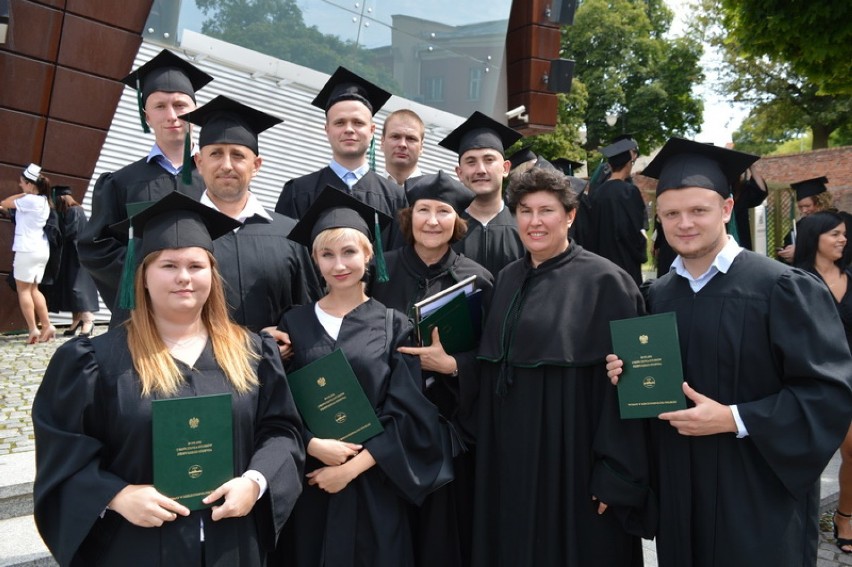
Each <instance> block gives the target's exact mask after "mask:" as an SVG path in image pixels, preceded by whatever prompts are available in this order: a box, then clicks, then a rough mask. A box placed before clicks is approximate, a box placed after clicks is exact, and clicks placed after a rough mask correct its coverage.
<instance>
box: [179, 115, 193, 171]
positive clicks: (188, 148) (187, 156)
mask: <svg viewBox="0 0 852 567" xmlns="http://www.w3.org/2000/svg"><path fill="white" fill-rule="evenodd" d="M180 180H181V181H183V184H184V185H192V131H191V130H190V129H189V125H187V128H186V138H184V140H183V165H182V166H181V170H180Z"/></svg>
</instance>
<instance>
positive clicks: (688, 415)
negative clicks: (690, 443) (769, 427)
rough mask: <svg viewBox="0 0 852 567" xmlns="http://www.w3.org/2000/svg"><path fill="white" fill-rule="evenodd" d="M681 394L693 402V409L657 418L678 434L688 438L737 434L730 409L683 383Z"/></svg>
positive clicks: (669, 413) (661, 415) (673, 412)
mask: <svg viewBox="0 0 852 567" xmlns="http://www.w3.org/2000/svg"><path fill="white" fill-rule="evenodd" d="M683 393H684V394H685V395H686V397H687V398H689V399H690V400H692V401H693V402H695V407H692V408H689V409H685V410H678V411H670V412H666V413H661V414H660V416H659V417H660V419H663V420H665V421H668V422H669V423H671V425H672V427H674V428H675V429H677V432H678V433H680V434H681V435H689V436H698V435H716V434H717V433H737V423H736V421H734V414H733V413H732V412H731V408H730V407H728V406H726V405H722V404H720V403H719V402H717V401H715V400H712V399H710V398H708V397H707V396H704V395H701V394H699V393H698V392H696V391H695V390H693V389H692V388H691V387H690V386H689V384H687V383H686V382H684V383H683Z"/></svg>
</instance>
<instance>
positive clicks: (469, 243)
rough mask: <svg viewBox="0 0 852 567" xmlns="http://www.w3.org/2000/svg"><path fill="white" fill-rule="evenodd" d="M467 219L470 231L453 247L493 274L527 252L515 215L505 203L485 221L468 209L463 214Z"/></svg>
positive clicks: (495, 274) (495, 275)
mask: <svg viewBox="0 0 852 567" xmlns="http://www.w3.org/2000/svg"><path fill="white" fill-rule="evenodd" d="M462 218H463V219H465V220H466V221H467V234H465V236H464V238H462V239H461V240H459V241H458V242H456V243H455V244H453V250H455V251H456V252H458V253H460V254H464V255H465V256H467V257H468V258H470V259H471V260H473V261H474V262H476V263H477V264H479V265H480V266H482V267H483V268H485V269H486V270H488V271H489V272H490V273H491V274H492V275H493V276H494V277H497V274H498V273H499V272H500V270H502V269H503V267H504V266H506V264H509V263H511V262H514V261H515V260H517V259H518V258H521V257H522V256H523V255H524V244H523V243H522V242H521V237H520V236H519V235H518V225H517V223H516V222H515V217H514V216H512V213H510V212H509V208H508V207H506V206H504V207H503V210H502V211H500V212H499V213H497V216H496V217H494V218H493V219H491V220H490V221H488V224H486V225H483V224H482V223H480V222H479V221H478V220H476V219H475V218H473V217H472V216H470V215H469V214H468V213H467V212H465V213H463V214H462Z"/></svg>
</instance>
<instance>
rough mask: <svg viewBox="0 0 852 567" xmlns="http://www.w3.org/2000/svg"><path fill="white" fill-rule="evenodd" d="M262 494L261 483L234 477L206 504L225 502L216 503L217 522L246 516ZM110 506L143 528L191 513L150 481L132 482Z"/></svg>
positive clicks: (214, 508)
mask: <svg viewBox="0 0 852 567" xmlns="http://www.w3.org/2000/svg"><path fill="white" fill-rule="evenodd" d="M259 494H260V486H258V484H257V483H256V482H254V481H253V480H251V479H248V478H243V477H238V478H232V479H231V480H229V481H228V482H226V483H225V484H223V485H222V486H220V487H219V488H217V489H216V490H214V491H213V492H211V493H210V494H208V495H207V497H206V498H204V500H203V502H204V503H205V504H210V503H212V502H216V501H217V500H219V499H220V498H224V499H225V501H224V502H223V503H222V504H220V505H218V506H213V507H212V510H213V514H212V518H213V521H214V522H215V521H218V520H221V519H224V518H239V517H242V516H245V515H246V514H248V513H249V512H251V509H252V508H253V507H254V503H255V502H256V501H257V498H258V495H259ZM108 506H109V509H110V510H114V511H115V512H117V513H119V514H121V515H122V516H123V517H124V519H126V520H127V521H128V522H130V523H131V524H133V525H135V526H139V527H141V528H158V527H160V526H162V525H163V524H164V523H166V522H172V521H174V520H176V519H177V517H178V516H189V508H187V507H186V506H184V505H182V504H179V503H178V502H177V501H175V500H172V499H171V498H169V497H168V496H164V495H163V494H160V492H159V491H158V490H157V489H156V488H154V487H153V486H152V485H150V484H128V485H127V486H125V487H124V488H122V489H121V490H120V491H119V492H118V494H116V495H115V496H114V497H113V499H112V500H110V502H109V505H108Z"/></svg>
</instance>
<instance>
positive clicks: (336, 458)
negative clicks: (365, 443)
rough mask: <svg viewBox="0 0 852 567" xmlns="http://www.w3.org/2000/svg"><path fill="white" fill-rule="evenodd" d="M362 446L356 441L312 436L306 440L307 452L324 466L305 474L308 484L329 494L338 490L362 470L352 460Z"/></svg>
mask: <svg viewBox="0 0 852 567" xmlns="http://www.w3.org/2000/svg"><path fill="white" fill-rule="evenodd" d="M362 448H363V447H362V446H361V445H358V444H356V443H347V442H346V441H338V440H337V439H320V438H318V437H314V438H313V439H311V440H310V441H309V442H308V447H307V449H308V454H309V455H310V456H312V457H314V458H315V459H317V460H319V461H321V462H322V463H323V464H324V465H326V466H324V467H320V468H318V469H315V470H313V471H311V472H309V473H308V474H306V475H305V476H306V477H307V478H308V484H310V485H312V486H316V487H317V488H320V489H321V490H324V491H326V492H328V493H329V494H335V493H337V492H340V491H341V490H343V489H344V488H346V487H347V486H348V485H349V483H350V482H352V481H353V480H354V479H355V478H356V477H357V476H358V475H359V474H360V473H361V472H362V471H360V470H359V467H357V466H355V463H354V462H353V461H354V458H355V457H356V456H357V455H359V454H360V453H361V449H362ZM365 454H367V455H369V453H367V452H366V451H365Z"/></svg>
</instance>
